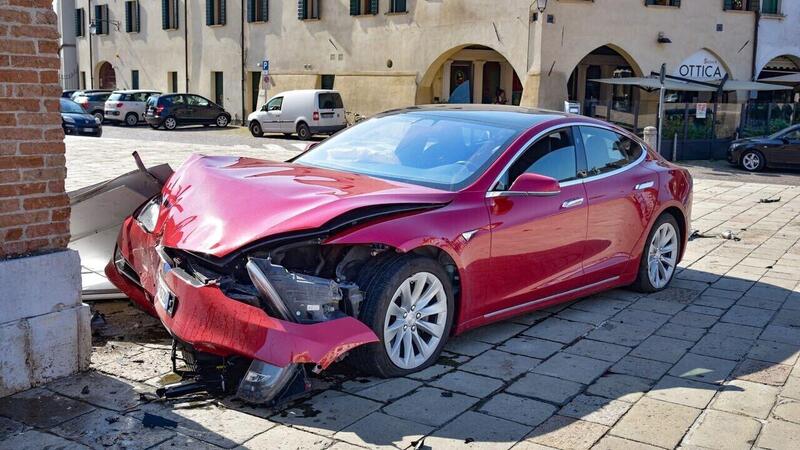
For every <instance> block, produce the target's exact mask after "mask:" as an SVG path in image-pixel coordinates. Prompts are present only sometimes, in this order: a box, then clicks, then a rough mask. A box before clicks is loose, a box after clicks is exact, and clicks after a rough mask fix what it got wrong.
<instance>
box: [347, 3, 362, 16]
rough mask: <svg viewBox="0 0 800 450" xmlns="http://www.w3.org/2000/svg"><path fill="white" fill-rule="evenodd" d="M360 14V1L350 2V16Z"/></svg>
mask: <svg viewBox="0 0 800 450" xmlns="http://www.w3.org/2000/svg"><path fill="white" fill-rule="evenodd" d="M359 14H361V0H350V15H351V16H357V15H359Z"/></svg>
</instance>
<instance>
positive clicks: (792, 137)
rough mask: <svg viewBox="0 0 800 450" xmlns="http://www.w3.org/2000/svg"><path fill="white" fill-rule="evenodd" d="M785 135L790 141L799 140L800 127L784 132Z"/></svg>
mask: <svg viewBox="0 0 800 450" xmlns="http://www.w3.org/2000/svg"><path fill="white" fill-rule="evenodd" d="M783 137H784V138H785V139H788V140H790V141H798V140H800V129H797V130H794V131H790V132H788V133H786V134H784V135H783Z"/></svg>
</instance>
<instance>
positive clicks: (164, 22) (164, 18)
mask: <svg viewBox="0 0 800 450" xmlns="http://www.w3.org/2000/svg"><path fill="white" fill-rule="evenodd" d="M169 1H170V0H161V29H162V30H168V29H169V3H168V2H169Z"/></svg>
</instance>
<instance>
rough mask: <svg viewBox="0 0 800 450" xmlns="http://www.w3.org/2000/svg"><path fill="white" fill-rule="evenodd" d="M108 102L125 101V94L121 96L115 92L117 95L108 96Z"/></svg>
mask: <svg viewBox="0 0 800 450" xmlns="http://www.w3.org/2000/svg"><path fill="white" fill-rule="evenodd" d="M108 100H109V101H111V102H121V101H125V94H120V93H117V92H115V93H113V94H111V95H109V96H108Z"/></svg>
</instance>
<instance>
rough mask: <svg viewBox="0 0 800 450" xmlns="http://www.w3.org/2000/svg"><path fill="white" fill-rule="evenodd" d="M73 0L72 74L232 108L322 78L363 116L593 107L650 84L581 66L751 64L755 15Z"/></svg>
mask: <svg viewBox="0 0 800 450" xmlns="http://www.w3.org/2000/svg"><path fill="white" fill-rule="evenodd" d="M75 3H76V5H75V6H76V9H77V10H79V11H80V10H83V13H76V22H77V21H78V20H82V21H83V24H82V25H81V24H78V23H76V29H78V30H79V31H80V30H81V27H82V28H83V31H84V32H83V35H82V36H78V37H77V39H76V41H77V49H78V55H79V56H78V60H79V73H80V75H79V78H80V80H81V86H82V87H83V86H85V87H87V88H88V87H90V86H91V87H95V88H98V87H109V86H112V87H115V88H120V89H121V88H134V87H138V88H142V89H145V88H147V89H151V88H152V89H158V90H161V91H164V92H170V91H181V92H183V91H190V92H194V93H198V94H201V95H204V96H206V97H208V98H210V99H212V100H215V101H219V102H221V103H222V104H223V106H224V107H225V108H226V109H227V110H228V111H229V112H230V113H231V114H232V116H233V117H234V119H235V120H241V119H242V118H243V117H246V115H247V114H248V113H249V112H251V111H252V110H253V109H254V108H255V107H257V106H259V105H260V104H261V103H263V101H264V93H265V89H264V88H265V87H266V95H267V96H268V97H269V96H272V95H274V94H277V93H278V92H281V91H284V90H288V89H297V88H320V87H325V88H330V87H332V88H334V89H337V90H339V91H340V92H341V93H342V96H343V99H344V102H345V107H346V109H347V110H348V111H354V112H358V113H360V114H363V115H371V114H375V113H377V112H380V111H383V110H387V109H392V108H398V107H404V106H409V105H414V104H425V103H435V102H448V101H449V102H473V103H493V102H497V101H504V102H506V103H509V104H511V103H514V104H523V105H529V106H539V107H544V108H552V109H563V108H564V102H565V101H566V100H574V101H578V102H580V103H581V104H582V105H583V106H584V108H592V112H593V113H595V114H597V115H602V114H604V113H603V109H602V108H604V107H605V108H608V107H610V108H612V109H619V110H622V111H623V112H624V110H625V109H626V108H629V106H626V105H629V104H631V103H632V100H641V99H642V98H641V97H640V96H645V97H646V98H649V96H650V95H651V94H646V93H641V92H637V91H635V90H627V91H626V90H624V89H619V88H612V87H610V86H605V85H598V83H593V82H591V81H590V80H591V79H593V78H607V77H615V76H643V75H644V76H647V75H649V74H650V73H651V72H653V71H658V70H659V68H660V66H661V64H662V63H665V64H666V65H667V70H668V72H669V73H670V74H679V71H680V68H681V67H682V65H687V64H689V65H693V64H694V60H693V59H692V58H693V57H694V58H695V59H697V58H698V57H700V58H701V60H702V61H709V60H713V61H714V62H715V63H716V64H717V66H718V67H719V68H721V70H723V71H724V72H725V73H727V74H729V76H730V77H731V78H735V79H743V80H749V79H751V78H752V76H753V74H752V70H753V69H752V67H753V54H754V52H753V47H752V46H753V45H754V30H755V18H754V13H752V12H750V11H731V10H726V9H725V4H726V2H725V1H724V0H703V1H684V2H680V1H677V0H594V1H587V0H549V1H547V2H546V8H545V9H544V11H543V12H540V11H539V9H540V7H541V6H543V4H544V3H545V2H543V1H542V0H539V1H538V2H537V1H536V0H534V1H533V2H531V1H530V0H458V1H456V0H438V1H432V0H352V1H351V0H268V1H267V0H148V1H144V0H142V1H139V2H136V1H127V2H126V1H124V0H75ZM134 10H135V11H137V13H136V20H135V23H131V22H132V19H131V18H130V17H131V15H132V14H133V13H132V11H134ZM165 15H166V16H165ZM176 19H177V20H176ZM92 23H94V24H95V27H91V26H90V25H91V24H92ZM133 25H138V27H137V26H133ZM91 28H97V29H98V30H100V32H101V33H103V32H105V33H106V34H92V33H91ZM79 34H80V33H79ZM698 52H700V53H698ZM698 55H701V56H698ZM265 59H268V60H269V61H270V71H269V80H268V82H266V83H264V82H263V77H262V73H261V62H262V60H265ZM687 61H689V62H687ZM690 63H691V64H690ZM700 64H703V62H701V63H700ZM587 101H588V102H587ZM597 108H599V110H598V109H597ZM598 111H599V112H598ZM605 114H608V112H606V113H605Z"/></svg>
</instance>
